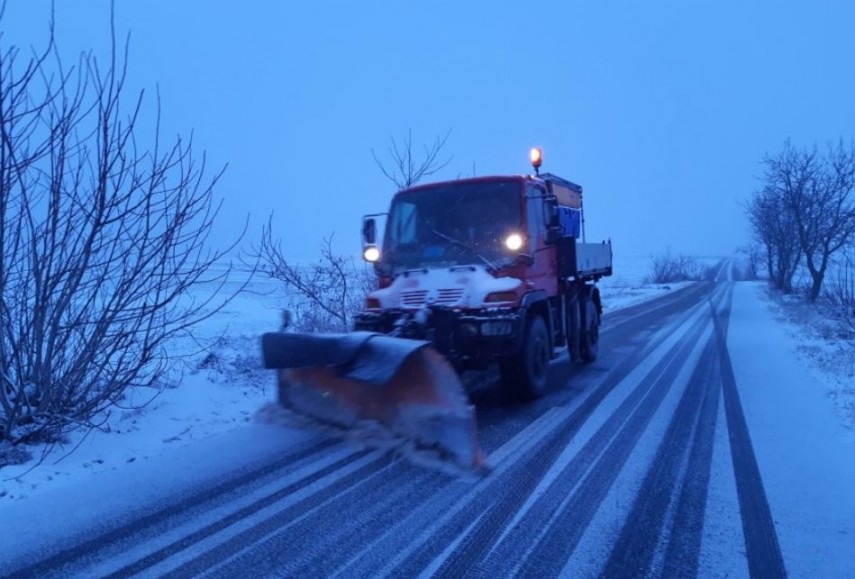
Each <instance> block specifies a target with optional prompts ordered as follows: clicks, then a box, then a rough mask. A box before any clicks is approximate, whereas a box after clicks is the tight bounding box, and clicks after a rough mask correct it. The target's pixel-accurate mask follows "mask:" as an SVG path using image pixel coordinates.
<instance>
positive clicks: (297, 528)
mask: <svg viewBox="0 0 855 579" xmlns="http://www.w3.org/2000/svg"><path fill="white" fill-rule="evenodd" d="M376 478H377V479H378V480H377V481H376V484H360V485H356V486H354V487H353V488H351V489H348V491H347V492H345V493H342V494H340V495H339V496H338V497H336V498H335V499H334V500H332V501H330V502H328V503H326V504H325V505H323V506H322V507H320V508H319V509H318V510H317V511H315V512H314V513H313V514H312V516H311V517H306V518H304V519H302V520H300V521H298V522H295V523H293V524H292V523H291V521H290V520H288V519H287V518H285V517H282V518H280V519H279V521H278V522H279V523H282V526H281V527H280V528H279V530H277V531H276V532H275V533H274V534H271V535H270V536H269V537H267V538H266V539H264V540H262V541H261V542H257V543H253V545H252V547H251V550H250V551H247V552H246V553H243V554H241V555H238V556H237V557H234V558H232V559H231V560H229V561H227V562H226V564H224V565H223V566H222V567H219V568H217V569H216V571H215V572H214V573H213V574H211V575H210V576H213V577H226V578H228V577H235V576H239V575H240V574H241V572H242V571H243V570H244V569H246V568H248V567H249V566H251V564H252V562H253V561H254V560H257V558H258V553H264V557H263V561H264V567H258V566H257V565H256V566H255V567H253V572H254V573H256V574H258V573H261V574H265V575H266V574H268V573H269V574H272V575H278V576H287V577H318V576H324V575H325V573H323V572H322V571H321V569H322V568H329V567H331V566H332V567H334V566H335V564H334V562H332V561H330V560H329V556H330V555H333V554H335V553H336V552H348V551H350V552H353V550H356V549H358V547H359V544H360V543H361V542H364V540H365V537H366V535H368V534H369V533H370V531H371V530H372V529H377V528H384V527H386V526H387V525H391V524H393V523H394V522H395V520H396V519H400V517H401V512H400V510H401V509H402V508H403V505H405V504H406V502H407V500H408V499H409V498H412V497H418V496H419V492H420V491H421V490H424V489H426V488H430V486H431V485H429V484H428V483H430V482H432V483H434V484H437V483H438V484H449V482H450V481H451V479H445V480H442V479H443V476H442V475H440V474H438V473H431V472H430V471H415V469H414V468H413V467H412V465H410V464H408V463H406V462H404V461H398V462H397V463H396V464H395V465H394V466H393V467H392V468H391V469H389V470H388V471H385V472H383V473H382V474H380V473H378V476H377V477H376ZM431 479H433V480H431ZM392 481H398V482H397V484H394V483H393V484H391V485H390V482H392Z"/></svg>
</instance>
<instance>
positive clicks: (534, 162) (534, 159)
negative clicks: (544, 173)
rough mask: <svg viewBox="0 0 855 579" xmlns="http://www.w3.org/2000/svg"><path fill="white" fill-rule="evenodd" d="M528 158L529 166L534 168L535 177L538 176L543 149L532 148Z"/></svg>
mask: <svg viewBox="0 0 855 579" xmlns="http://www.w3.org/2000/svg"><path fill="white" fill-rule="evenodd" d="M528 156H529V158H530V159H531V166H532V167H534V173H535V175H540V166H541V165H542V164H543V149H541V148H540V147H533V148H532V150H531V151H529V153H528Z"/></svg>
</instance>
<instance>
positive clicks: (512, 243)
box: [505, 233, 523, 251]
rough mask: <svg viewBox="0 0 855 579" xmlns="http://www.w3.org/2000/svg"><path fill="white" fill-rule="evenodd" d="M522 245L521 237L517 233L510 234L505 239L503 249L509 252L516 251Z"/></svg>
mask: <svg viewBox="0 0 855 579" xmlns="http://www.w3.org/2000/svg"><path fill="white" fill-rule="evenodd" d="M522 245H523V238H522V235H520V234H519V233H511V234H510V235H508V236H507V237H506V238H505V247H507V248H508V249H510V250H511V251H517V250H518V249H519V248H521V247H522Z"/></svg>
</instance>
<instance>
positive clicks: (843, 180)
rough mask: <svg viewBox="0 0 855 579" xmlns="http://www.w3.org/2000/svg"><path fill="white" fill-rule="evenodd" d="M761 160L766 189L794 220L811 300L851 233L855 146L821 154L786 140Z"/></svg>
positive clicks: (854, 218)
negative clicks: (779, 147) (776, 151)
mask: <svg viewBox="0 0 855 579" xmlns="http://www.w3.org/2000/svg"><path fill="white" fill-rule="evenodd" d="M763 162H764V164H765V166H766V174H765V181H766V186H767V188H769V189H771V190H772V191H774V192H775V194H776V195H778V196H779V197H780V199H781V200H782V202H783V206H784V209H785V210H786V211H787V213H788V214H789V217H790V218H791V219H792V220H793V222H794V224H795V231H794V233H795V235H796V236H797V238H798V241H799V245H800V246H801V251H802V255H804V258H805V264H806V266H807V269H808V272H809V273H810V276H811V281H812V283H811V287H810V290H809V292H808V300H809V301H810V302H815V301H816V299H817V298H818V297H819V294H820V292H821V291H822V282H823V280H824V279H825V275H826V272H827V271H828V265H829V263H830V262H831V258H832V256H833V255H834V254H835V253H836V252H838V251H839V250H840V249H841V248H843V247H845V246H846V244H847V243H849V241H850V240H851V239H852V238H853V237H855V194H853V189H855V148H853V146H852V145H850V146H849V147H845V146H844V145H843V143H842V142H840V143H838V145H837V146H836V147H834V146H831V145H829V146H828V149H827V152H826V154H825V155H820V154H819V153H818V152H817V150H816V148H815V147H814V148H812V149H809V150H797V149H796V148H794V147H793V146H792V145H791V144H790V143H789V142H787V143H786V144H785V145H784V149H783V151H781V153H779V154H778V155H777V156H775V157H770V156H767V157H766V158H765V159H764V160H763Z"/></svg>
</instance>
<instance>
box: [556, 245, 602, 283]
mask: <svg viewBox="0 0 855 579" xmlns="http://www.w3.org/2000/svg"><path fill="white" fill-rule="evenodd" d="M558 272H559V276H560V277H562V278H576V279H583V280H597V279H599V278H601V277H606V276H609V275H612V244H611V242H606V241H604V242H602V243H581V242H579V241H577V240H576V239H575V238H573V237H563V238H562V239H561V241H559V243H558Z"/></svg>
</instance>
